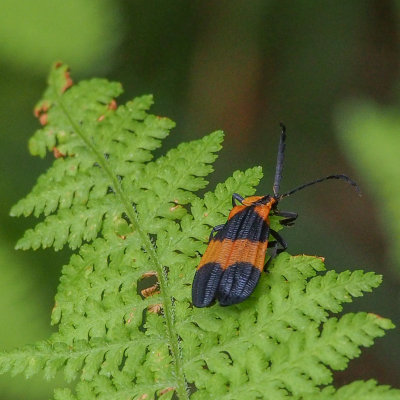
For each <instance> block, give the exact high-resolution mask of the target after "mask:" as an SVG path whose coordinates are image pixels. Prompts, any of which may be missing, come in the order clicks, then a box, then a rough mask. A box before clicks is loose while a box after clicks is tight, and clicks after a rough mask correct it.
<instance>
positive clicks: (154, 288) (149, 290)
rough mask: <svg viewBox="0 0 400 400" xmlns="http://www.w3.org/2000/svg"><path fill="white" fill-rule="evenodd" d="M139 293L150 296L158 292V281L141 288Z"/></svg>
mask: <svg viewBox="0 0 400 400" xmlns="http://www.w3.org/2000/svg"><path fill="white" fill-rule="evenodd" d="M140 293H141V294H142V296H143V297H150V296H154V295H155V294H158V293H160V290H159V286H158V283H155V284H154V285H153V286H150V287H148V288H146V289H143V290H141V291H140Z"/></svg>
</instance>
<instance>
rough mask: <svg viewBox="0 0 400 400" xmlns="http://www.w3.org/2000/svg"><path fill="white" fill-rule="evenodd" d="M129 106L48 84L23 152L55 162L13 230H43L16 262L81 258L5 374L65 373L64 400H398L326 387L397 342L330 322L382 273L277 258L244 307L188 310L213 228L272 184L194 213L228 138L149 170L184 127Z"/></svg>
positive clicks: (221, 191) (101, 89)
mask: <svg viewBox="0 0 400 400" xmlns="http://www.w3.org/2000/svg"><path fill="white" fill-rule="evenodd" d="M121 91H122V89H121V86H120V85H119V84H117V83H110V82H108V81H106V80H102V79H93V80H90V81H83V82H81V83H79V84H76V85H73V84H72V81H71V78H70V77H69V73H68V69H67V67H66V66H65V65H61V64H56V65H55V66H54V67H53V69H52V71H51V73H50V78H49V87H48V89H47V90H46V92H45V94H44V97H43V99H42V101H41V102H40V103H39V104H38V105H37V107H36V115H37V116H38V118H39V120H40V122H41V123H42V125H43V126H42V128H41V129H39V130H38V131H37V132H36V133H35V134H34V135H33V137H32V138H31V139H30V142H29V145H30V151H31V153H32V154H34V155H39V156H41V157H44V156H45V155H46V153H48V152H50V153H53V154H54V155H55V161H54V163H53V165H52V166H51V167H50V168H49V170H48V171H47V172H46V173H45V174H43V175H42V176H41V177H40V178H39V179H38V181H37V183H36V185H35V186H34V188H33V189H32V191H31V192H30V193H29V194H28V195H27V196H26V197H25V198H24V199H22V200H21V201H20V202H18V203H17V204H16V205H15V206H14V207H13V208H12V211H11V214H12V215H16V216H17V215H25V216H28V215H31V214H33V215H34V216H36V217H41V222H39V223H38V224H37V225H36V226H35V227H34V228H33V229H30V230H28V231H27V232H26V233H25V235H24V237H23V238H22V239H21V240H20V241H19V242H18V244H17V247H18V248H20V249H30V248H32V249H37V248H39V247H43V248H46V247H51V246H52V247H54V249H56V250H58V249H61V248H62V247H63V246H69V247H70V248H71V249H72V250H74V251H75V253H74V254H73V255H72V257H71V259H70V262H69V264H68V265H65V266H64V268H63V271H62V277H61V279H60V284H59V288H58V291H57V294H56V299H55V306H54V309H53V313H52V323H53V324H54V325H57V326H58V331H57V332H56V333H55V334H53V335H52V336H51V337H50V338H49V339H48V340H47V341H43V342H39V343H36V344H35V345H30V346H26V347H23V348H21V349H19V350H15V351H12V352H9V353H6V354H2V355H1V356H0V371H1V372H3V373H4V372H7V371H9V372H11V373H12V374H17V373H23V374H25V375H26V376H27V377H30V376H32V375H33V374H36V373H38V372H40V371H42V372H43V373H44V376H45V377H46V378H48V379H49V378H52V377H54V375H55V374H56V373H57V371H59V370H62V371H63V373H64V376H65V379H66V380H67V381H68V382H73V385H72V386H71V384H69V388H71V387H72V389H69V388H64V389H59V390H57V391H56V392H55V395H54V398H55V399H57V400H61V399H71V400H72V399H81V400H90V399H121V400H122V399H124V400H126V399H137V400H145V399H148V400H150V399H180V400H183V399H189V398H190V399H219V400H228V399H232V400H233V399H273V400H279V399H288V398H291V399H321V400H323V399H358V398H362V399H400V391H399V390H396V389H391V388H389V387H386V386H379V385H377V384H376V382H374V381H367V382H362V381H357V382H353V383H351V384H350V385H346V386H344V387H342V388H339V389H335V388H334V386H333V385H332V373H333V371H334V370H342V369H345V368H346V366H347V364H348V362H349V360H351V359H353V358H355V357H358V356H359V355H360V347H362V346H364V347H366V346H371V345H372V344H373V341H374V339H375V338H377V337H380V336H382V335H384V332H385V330H386V329H391V328H393V325H392V323H391V322H390V321H389V320H387V319H384V318H381V317H379V316H377V315H374V314H367V313H362V312H360V313H355V314H344V315H343V316H341V317H339V318H334V317H332V316H331V315H332V313H338V312H340V311H342V304H343V303H346V302H350V301H352V298H353V297H358V296H362V295H363V293H364V292H370V291H371V290H372V289H373V288H375V287H377V286H378V285H379V284H380V282H381V277H380V276H378V275H375V274H374V273H372V272H369V273H364V272H362V271H354V272H348V271H347V272H343V273H340V274H338V273H336V272H334V271H327V272H326V271H325V266H324V263H323V260H322V259H320V258H316V257H310V256H290V255H289V254H287V253H283V254H281V255H280V256H279V257H278V258H277V259H275V261H274V262H273V263H272V264H271V266H270V268H269V273H268V274H263V276H262V278H261V280H260V282H259V284H258V287H257V289H256V290H255V292H254V293H253V295H252V296H251V297H250V298H249V299H248V300H247V301H245V302H244V303H242V304H239V305H236V306H231V307H225V308H223V307H220V306H218V305H216V306H213V307H210V308H207V309H196V308H193V306H192V305H191V283H192V280H193V275H194V272H195V268H196V266H197V264H198V262H199V259H200V255H199V254H201V253H202V252H203V251H204V249H205V247H206V242H207V239H208V235H209V233H210V229H211V227H213V226H215V225H218V224H221V223H223V222H224V221H225V219H226V216H227V214H228V212H229V209H230V199H231V195H232V193H233V192H238V193H241V194H243V195H246V196H248V195H252V194H254V193H255V187H256V186H257V184H258V182H259V180H260V178H261V176H262V172H261V169H260V168H252V169H249V170H247V171H245V172H235V173H234V174H233V176H232V177H231V178H229V179H227V180H226V182H225V183H222V184H219V185H217V187H216V189H215V191H213V192H208V193H206V194H205V196H204V197H203V198H200V197H198V196H197V195H196V194H195V192H196V191H198V190H199V189H202V188H204V187H205V186H206V184H207V181H206V180H205V177H206V176H207V175H208V174H209V173H210V172H212V166H211V164H212V163H213V161H214V160H215V158H216V152H218V151H219V150H220V149H221V142H222V139H223V135H222V133H221V132H214V133H212V134H211V135H208V136H206V137H204V138H203V139H200V140H196V141H193V142H190V143H183V144H181V145H179V146H178V147H177V148H175V149H172V150H170V151H169V152H167V153H166V154H165V155H164V156H162V157H159V158H158V159H156V160H153V158H152V157H153V156H152V152H153V151H154V150H155V149H157V148H158V147H159V146H160V145H161V141H162V139H164V138H165V137H166V136H167V135H168V133H169V130H170V129H171V128H172V127H173V126H174V123H173V122H172V121H170V120H169V119H167V118H161V117H157V116H154V115H151V114H149V113H148V110H149V108H150V106H151V104H152V98H151V97H150V96H143V97H140V98H137V99H135V100H133V101H131V102H128V103H127V104H125V105H119V106H118V107H117V104H116V101H115V99H116V98H117V96H118V95H120V93H121ZM276 222H277V221H275V222H274V221H272V223H275V224H276Z"/></svg>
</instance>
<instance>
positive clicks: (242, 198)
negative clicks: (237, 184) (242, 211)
mask: <svg viewBox="0 0 400 400" xmlns="http://www.w3.org/2000/svg"><path fill="white" fill-rule="evenodd" d="M235 200H237V201H238V202H239V203H240V204H242V202H243V200H244V197H242V196H241V195H240V194H237V193H233V195H232V207H235V206H236V203H235Z"/></svg>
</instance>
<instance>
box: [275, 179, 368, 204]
mask: <svg viewBox="0 0 400 400" xmlns="http://www.w3.org/2000/svg"><path fill="white" fill-rule="evenodd" d="M328 179H342V180H344V181H345V182H347V183H348V184H350V185H352V186H354V187H355V188H356V190H357V192H358V195H359V196H361V190H360V187H359V186H358V185H357V183H355V182H354V181H353V180H352V179H350V178H349V177H348V176H347V175H340V174H339V175H329V176H325V177H324V178H319V179H316V180H315V181H312V182H308V183H305V184H304V185H301V186H299V187H297V188H294V189H293V190H291V191H290V192H287V193H285V194H282V195H280V196H279V199H282V198H283V197H288V196H290V195H292V194H293V193H295V192H297V191H299V190H302V189H304V188H306V187H308V186H311V185H315V184H316V183H319V182H322V181H326V180H328Z"/></svg>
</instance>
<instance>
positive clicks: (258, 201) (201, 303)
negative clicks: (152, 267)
mask: <svg viewBox="0 0 400 400" xmlns="http://www.w3.org/2000/svg"><path fill="white" fill-rule="evenodd" d="M280 126H281V136H280V140H279V147H278V155H277V162H276V170H275V179H274V184H273V195H269V194H267V195H265V196H250V197H242V196H240V195H239V194H237V193H233V195H232V207H233V208H232V210H231V212H230V213H229V216H228V220H227V222H226V223H225V224H222V225H218V226H215V227H214V228H213V229H212V231H211V233H210V238H209V243H208V247H207V249H206V251H205V253H204V254H203V257H202V258H201V260H200V264H199V266H198V267H197V270H196V273H195V276H194V280H193V285H192V302H193V305H194V306H196V307H207V306H210V305H212V304H213V303H214V301H215V300H218V301H219V304H220V305H221V306H229V305H232V304H237V303H240V302H242V301H243V300H246V299H247V298H248V297H249V296H250V295H251V293H252V292H253V291H254V289H255V287H256V285H257V283H258V280H259V278H260V276H261V272H262V271H263V270H264V265H265V257H266V252H267V248H268V246H270V247H271V248H272V251H271V258H270V259H269V261H270V260H271V259H272V258H274V257H275V256H276V255H277V254H279V253H280V252H282V251H284V250H285V249H286V248H287V243H286V242H285V240H284V239H283V238H282V237H281V236H280V235H279V234H278V233H277V232H276V231H274V230H273V229H271V228H270V223H269V217H270V216H271V215H275V216H279V217H283V219H282V220H280V223H281V224H282V225H286V226H288V225H292V224H293V223H294V221H295V220H296V218H297V213H295V212H287V211H279V210H278V204H279V202H280V201H281V200H282V199H283V198H285V197H288V196H290V195H292V194H293V193H295V192H297V191H299V190H302V189H304V188H306V187H308V186H311V185H314V184H316V183H320V182H322V181H325V180H328V179H341V180H344V181H345V182H347V183H349V184H350V185H352V186H354V187H355V188H356V190H357V191H358V192H359V193H360V189H359V187H358V185H357V183H356V182H354V181H353V180H352V179H350V178H349V177H348V176H346V175H342V174H336V175H329V176H326V177H323V178H319V179H316V180H314V181H312V182H308V183H305V184H303V185H301V186H298V187H296V188H295V189H293V190H291V191H289V192H287V193H285V194H279V188H280V182H281V180H282V171H283V161H284V152H285V141H286V128H285V126H284V125H283V124H282V123H281V124H280ZM237 202H238V203H239V204H237ZM269 236H272V238H273V240H272V241H268V238H269ZM271 244H272V246H271ZM269 261H268V263H269Z"/></svg>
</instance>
